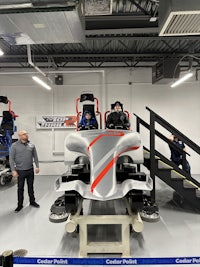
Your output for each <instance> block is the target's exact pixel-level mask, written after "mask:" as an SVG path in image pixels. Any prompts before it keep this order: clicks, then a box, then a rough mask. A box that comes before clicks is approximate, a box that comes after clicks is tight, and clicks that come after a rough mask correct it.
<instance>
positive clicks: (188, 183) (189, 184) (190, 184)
mask: <svg viewBox="0 0 200 267" xmlns="http://www.w3.org/2000/svg"><path fill="white" fill-rule="evenodd" d="M183 186H184V188H196V189H199V188H198V186H197V185H196V184H194V183H193V182H191V181H189V180H187V179H185V180H184V181H183Z"/></svg>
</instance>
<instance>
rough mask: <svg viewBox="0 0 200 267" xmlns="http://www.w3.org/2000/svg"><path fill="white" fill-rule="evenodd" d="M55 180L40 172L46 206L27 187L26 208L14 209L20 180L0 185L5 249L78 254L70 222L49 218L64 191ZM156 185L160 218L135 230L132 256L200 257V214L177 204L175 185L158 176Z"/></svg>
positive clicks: (38, 185) (0, 240) (38, 192)
mask: <svg viewBox="0 0 200 267" xmlns="http://www.w3.org/2000/svg"><path fill="white" fill-rule="evenodd" d="M55 179H56V177H55V176H36V178H35V196H36V201H37V202H38V203H39V204H40V206H41V207H40V208H39V209H36V208H34V207H30V206H29V202H28V196H27V190H25V201H24V208H23V210H22V211H20V212H19V213H14V209H15V208H16V203H17V202H16V198H17V185H16V183H14V182H12V184H10V185H9V186H5V187H0V252H3V251H5V250H10V249H11V250H13V251H15V250H18V249H26V250H27V251H28V254H27V256H45V257H47V256H65V257H78V251H79V238H78V236H77V237H74V236H72V235H71V234H67V233H66V232H65V222H63V223H59V224H55V223H51V222H49V219H48V217H49V211H50V207H51V205H52V204H53V202H54V201H55V200H56V198H57V197H58V196H60V195H61V194H60V193H57V192H55V190H54V181H55ZM156 184H157V193H156V196H157V203H158V205H159V209H160V221H159V222H156V223H149V222H144V231H143V232H142V233H132V234H131V256H132V257H143V258H144V257H189V256H191V257H192V256H194V257H196V256H200V253H199V247H200V214H197V213H195V212H194V211H193V210H192V209H189V208H188V207H187V208H184V209H183V208H180V207H178V206H177V205H175V204H174V203H173V201H172V196H173V190H172V189H171V188H169V187H168V186H167V185H165V184H164V183H163V182H161V181H159V180H158V181H156ZM86 204H87V203H86ZM86 204H85V205H86ZM86 206H87V205H86ZM84 212H85V211H84ZM100 235H101V234H100ZM99 256H100V257H101V255H99Z"/></svg>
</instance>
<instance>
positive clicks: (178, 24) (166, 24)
mask: <svg viewBox="0 0 200 267" xmlns="http://www.w3.org/2000/svg"><path fill="white" fill-rule="evenodd" d="M199 34H200V2H199V0H192V1H188V0H169V1H168V0H167V1H166V0H161V1H160V5H159V35H160V36H177V35H199Z"/></svg>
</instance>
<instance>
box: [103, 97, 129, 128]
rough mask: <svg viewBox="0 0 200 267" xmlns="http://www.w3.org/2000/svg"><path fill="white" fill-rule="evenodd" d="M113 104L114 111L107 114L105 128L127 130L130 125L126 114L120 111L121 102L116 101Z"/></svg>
mask: <svg viewBox="0 0 200 267" xmlns="http://www.w3.org/2000/svg"><path fill="white" fill-rule="evenodd" d="M113 106H114V111H113V112H111V113H110V114H109V115H108V118H107V120H106V128H109V129H116V128H118V129H120V128H121V129H125V130H128V129H129V127H130V122H129V119H128V117H127V115H126V114H125V113H124V112H123V111H122V104H121V103H120V102H119V101H116V102H115V103H114V105H113Z"/></svg>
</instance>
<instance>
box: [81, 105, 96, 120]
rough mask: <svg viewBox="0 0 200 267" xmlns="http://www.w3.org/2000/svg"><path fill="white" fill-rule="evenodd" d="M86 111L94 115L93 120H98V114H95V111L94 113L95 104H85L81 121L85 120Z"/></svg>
mask: <svg viewBox="0 0 200 267" xmlns="http://www.w3.org/2000/svg"><path fill="white" fill-rule="evenodd" d="M85 111H89V112H90V113H91V115H92V118H95V119H97V118H96V114H95V111H94V105H93V104H85V105H83V113H82V117H81V119H82V118H83V116H84V114H85Z"/></svg>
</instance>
